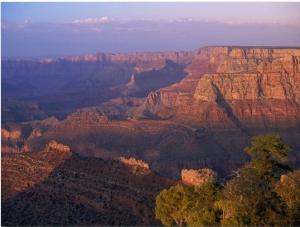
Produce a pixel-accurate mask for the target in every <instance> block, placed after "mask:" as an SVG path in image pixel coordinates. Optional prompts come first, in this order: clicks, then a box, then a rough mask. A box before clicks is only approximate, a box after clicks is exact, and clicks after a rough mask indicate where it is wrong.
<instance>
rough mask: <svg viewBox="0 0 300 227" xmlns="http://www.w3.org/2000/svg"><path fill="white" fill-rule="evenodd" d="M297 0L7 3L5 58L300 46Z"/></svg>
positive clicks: (3, 22)
mask: <svg viewBox="0 0 300 227" xmlns="http://www.w3.org/2000/svg"><path fill="white" fill-rule="evenodd" d="M299 37H300V2H290V3H285V2H188V3H187V2H126V3H125V2H47V3H46V2H31V3H29V2H2V3H1V57H2V58H44V57H62V56H67V55H85V54H93V53H98V52H105V53H107V52H109V53H119V52H140V51H143V52H152V51H160V52H163V51H193V50H196V49H198V48H201V47H203V46H215V45H221V46H222V45H231V46H300V38H299Z"/></svg>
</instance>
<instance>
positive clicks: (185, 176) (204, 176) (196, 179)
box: [181, 168, 218, 187]
mask: <svg viewBox="0 0 300 227" xmlns="http://www.w3.org/2000/svg"><path fill="white" fill-rule="evenodd" d="M181 180H182V182H183V183H184V184H187V185H193V186H195V187H201V185H203V184H205V183H207V182H211V183H214V182H218V174H217V173H216V172H214V171H213V170H211V169H208V168H204V169H199V170H193V169H189V170H188V169H183V170H181Z"/></svg>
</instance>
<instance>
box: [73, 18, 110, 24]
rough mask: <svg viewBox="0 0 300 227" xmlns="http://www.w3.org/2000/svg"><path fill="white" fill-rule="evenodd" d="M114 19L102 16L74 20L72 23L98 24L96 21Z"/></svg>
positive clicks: (101, 21)
mask: <svg viewBox="0 0 300 227" xmlns="http://www.w3.org/2000/svg"><path fill="white" fill-rule="evenodd" d="M112 20H114V19H109V18H108V17H106V16H105V17H101V18H87V19H84V20H74V21H73V22H72V23H75V24H96V23H103V22H107V21H112Z"/></svg>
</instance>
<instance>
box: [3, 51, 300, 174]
mask: <svg viewBox="0 0 300 227" xmlns="http://www.w3.org/2000/svg"><path fill="white" fill-rule="evenodd" d="M299 60H300V49H299V48H285V47H226V46H215V47H203V48H200V49H198V50H195V51H192V52H165V53H158V52H153V53H120V54H104V53H99V54H94V55H85V56H73V57H71V56H70V57H62V58H59V59H40V60H3V61H2V119H1V120H2V128H1V131H2V133H1V137H2V155H7V154H10V153H20V152H36V151H39V150H41V149H43V148H44V147H45V145H46V144H47V143H48V142H49V141H51V140H56V141H58V142H60V143H63V144H66V145H68V146H70V148H71V150H72V151H73V152H74V153H76V154H80V155H82V156H84V157H97V158H103V159H111V158H115V157H120V156H124V157H127V158H129V157H134V158H137V159H141V160H143V161H145V162H147V163H148V164H149V166H150V169H151V170H153V171H155V172H157V173H159V174H160V175H162V176H165V177H170V178H174V179H178V178H179V177H180V171H181V170H182V169H183V168H191V169H199V168H205V167H208V168H212V169H213V170H215V171H217V172H218V173H219V175H220V176H222V177H225V178H226V177H228V176H229V175H230V174H231V172H232V170H235V169H236V168H238V167H240V166H242V165H243V164H244V163H246V162H247V160H248V158H249V157H248V156H246V155H245V154H244V152H243V148H244V147H246V146H249V143H250V140H251V137H252V136H254V135H259V134H267V133H272V134H279V135H280V136H281V137H282V138H283V141H284V142H285V143H286V144H289V145H291V146H292V148H293V152H292V153H291V155H290V157H289V158H290V163H291V165H292V166H294V167H297V166H299V165H300V144H299V139H298V138H300V65H299Z"/></svg>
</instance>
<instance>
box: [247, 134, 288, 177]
mask: <svg viewBox="0 0 300 227" xmlns="http://www.w3.org/2000/svg"><path fill="white" fill-rule="evenodd" d="M251 144H252V147H251V148H249V147H246V148H245V151H246V152H247V153H248V154H249V155H250V156H251V158H252V162H251V163H250V164H249V166H247V168H243V170H242V171H244V174H246V172H247V171H249V169H251V173H250V175H253V174H256V176H257V177H259V178H263V179H264V180H272V179H274V178H275V179H277V180H278V179H279V178H280V176H281V175H282V174H283V173H284V172H285V171H288V170H291V168H290V167H289V166H288V165H287V164H286V162H287V157H288V152H290V151H291V147H289V146H287V145H284V144H283V143H282V140H281V138H280V136H278V135H271V134H268V135H265V136H263V135H260V136H254V137H253V138H252V141H251ZM253 170H254V171H253ZM248 175H249V174H248Z"/></svg>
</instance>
